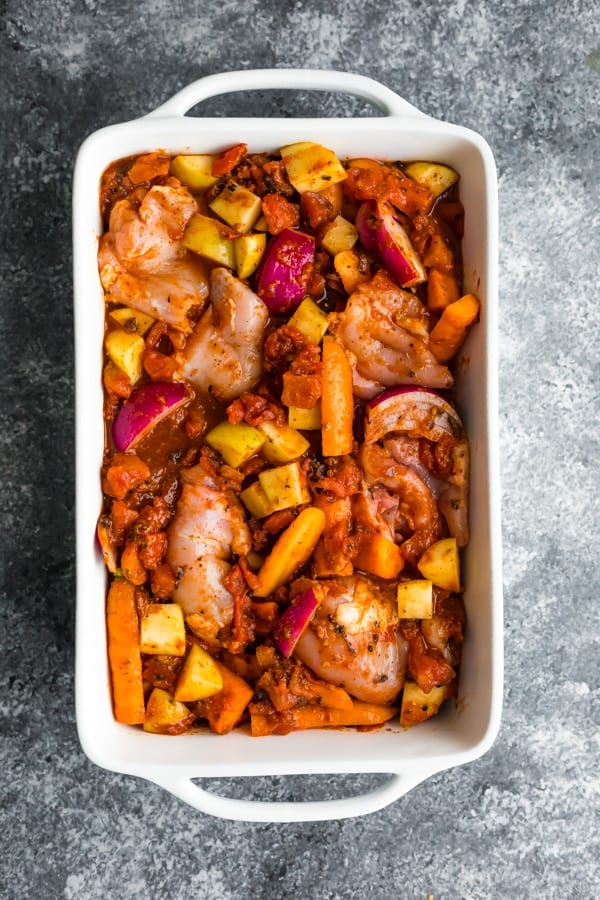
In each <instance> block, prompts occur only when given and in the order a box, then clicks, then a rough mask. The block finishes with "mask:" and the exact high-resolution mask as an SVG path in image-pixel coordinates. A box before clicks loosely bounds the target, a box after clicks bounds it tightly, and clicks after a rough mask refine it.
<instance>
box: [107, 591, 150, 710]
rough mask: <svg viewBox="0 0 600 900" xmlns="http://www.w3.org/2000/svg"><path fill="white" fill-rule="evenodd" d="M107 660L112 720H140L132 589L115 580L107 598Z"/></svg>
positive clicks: (141, 707) (140, 688)
mask: <svg viewBox="0 0 600 900" xmlns="http://www.w3.org/2000/svg"><path fill="white" fill-rule="evenodd" d="M106 623H107V631H108V659H109V664H110V671H111V676H112V687H113V704H114V712H115V719H116V720H117V722H121V723H122V724H123V725H139V724H141V723H142V722H143V721H144V688H143V683H142V657H141V653H140V634H139V623H138V617H137V610H136V605H135V588H134V587H133V585H132V584H129V582H127V581H121V580H120V579H119V580H115V581H113V582H112V584H111V586H110V590H109V592H108V599H107V609H106Z"/></svg>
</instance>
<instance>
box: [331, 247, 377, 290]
mask: <svg viewBox="0 0 600 900" xmlns="http://www.w3.org/2000/svg"><path fill="white" fill-rule="evenodd" d="M333 266H334V268H335V271H336V272H337V274H338V275H339V277H340V280H341V282H342V284H343V285H344V290H345V291H346V293H348V294H353V293H354V291H355V290H356V288H357V287H358V286H359V284H363V283H364V282H365V281H368V280H369V278H370V277H371V273H370V270H369V267H368V266H366V271H361V262H360V259H359V257H358V255H357V254H356V253H355V252H354V250H342V251H340V253H336V254H335V256H334V258H333Z"/></svg>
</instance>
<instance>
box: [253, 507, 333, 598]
mask: <svg viewBox="0 0 600 900" xmlns="http://www.w3.org/2000/svg"><path fill="white" fill-rule="evenodd" d="M324 527H325V515H324V513H323V512H321V510H320V509H316V508H315V507H314V506H309V507H307V508H306V509H303V510H302V511H301V512H300V513H299V514H298V518H297V519H295V520H294V521H293V522H292V524H291V525H290V526H289V528H286V530H285V531H284V532H283V534H281V535H280V536H279V538H278V539H277V541H276V543H275V546H274V547H273V549H272V550H271V553H270V554H269V556H267V558H266V560H265V562H264V565H263V566H262V568H261V569H260V571H259V573H258V580H259V582H260V584H259V587H258V588H256V590H255V591H254V595H255V596H256V597H268V596H269V594H272V593H273V591H274V590H275V589H276V588H278V587H279V586H280V585H282V584H285V582H286V581H287V580H288V578H289V577H290V576H291V575H292V574H293V573H294V572H295V571H296V569H299V568H300V566H303V565H304V563H305V562H307V561H308V559H309V558H310V555H311V553H312V552H313V550H314V549H315V547H316V546H317V542H318V540H319V538H320V537H321V532H322V531H323V528H324Z"/></svg>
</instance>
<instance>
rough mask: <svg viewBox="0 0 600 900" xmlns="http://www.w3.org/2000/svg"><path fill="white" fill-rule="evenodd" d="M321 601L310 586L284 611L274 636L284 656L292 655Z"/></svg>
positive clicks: (276, 644)
mask: <svg viewBox="0 0 600 900" xmlns="http://www.w3.org/2000/svg"><path fill="white" fill-rule="evenodd" d="M319 603H320V600H319V599H318V598H317V595H316V594H315V592H314V591H313V590H312V588H309V590H308V591H304V593H303V594H300V596H299V597H296V598H295V600H294V601H293V603H292V605H291V606H288V608H287V609H286V610H285V612H284V613H282V615H281V617H280V619H279V622H278V623H277V625H276V626H275V631H274V633H273V638H274V640H275V646H276V647H277V649H278V650H279V652H280V653H281V654H282V655H283V656H285V657H289V656H291V655H292V653H293V652H294V648H295V646H296V644H297V643H298V641H299V640H300V638H301V637H302V635H303V634H304V631H305V630H306V628H307V626H308V623H309V622H310V620H311V619H312V617H313V615H314V612H315V610H316V608H317V607H318V605H319Z"/></svg>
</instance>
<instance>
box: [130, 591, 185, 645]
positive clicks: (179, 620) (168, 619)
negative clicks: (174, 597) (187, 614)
mask: <svg viewBox="0 0 600 900" xmlns="http://www.w3.org/2000/svg"><path fill="white" fill-rule="evenodd" d="M140 649H141V651H142V653H151V654H161V655H168V656H183V655H184V653H185V623H184V621H183V610H182V609H181V606H180V605H179V604H178V603H150V604H149V605H148V607H147V608H146V613H145V615H144V616H143V618H142V621H141V622H140Z"/></svg>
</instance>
